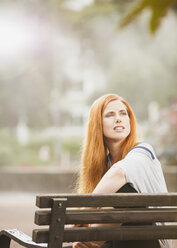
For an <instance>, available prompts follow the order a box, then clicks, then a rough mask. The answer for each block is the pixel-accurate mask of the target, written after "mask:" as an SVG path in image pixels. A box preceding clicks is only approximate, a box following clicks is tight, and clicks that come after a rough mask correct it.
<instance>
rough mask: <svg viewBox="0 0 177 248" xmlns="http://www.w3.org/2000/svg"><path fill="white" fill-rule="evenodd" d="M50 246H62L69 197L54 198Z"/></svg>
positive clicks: (52, 247)
mask: <svg viewBox="0 0 177 248" xmlns="http://www.w3.org/2000/svg"><path fill="white" fill-rule="evenodd" d="M52 201H53V204H52V211H51V223H50V228H49V242H48V248H62V242H63V234H64V225H65V217H66V204H67V198H54V199H52Z"/></svg>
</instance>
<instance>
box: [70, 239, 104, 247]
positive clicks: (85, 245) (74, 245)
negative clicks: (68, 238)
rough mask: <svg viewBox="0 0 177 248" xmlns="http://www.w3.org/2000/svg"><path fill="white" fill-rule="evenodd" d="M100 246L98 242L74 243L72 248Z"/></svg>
mask: <svg viewBox="0 0 177 248" xmlns="http://www.w3.org/2000/svg"><path fill="white" fill-rule="evenodd" d="M100 247H101V244H100V243H99V242H94V241H93V242H92V241H90V242H74V243H73V248H100Z"/></svg>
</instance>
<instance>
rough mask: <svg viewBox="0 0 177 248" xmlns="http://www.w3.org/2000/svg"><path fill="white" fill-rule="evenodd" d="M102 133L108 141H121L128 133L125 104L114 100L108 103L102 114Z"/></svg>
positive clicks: (128, 124)
mask: <svg viewBox="0 0 177 248" xmlns="http://www.w3.org/2000/svg"><path fill="white" fill-rule="evenodd" d="M102 123H103V135H104V138H106V140H107V141H108V142H110V141H111V140H112V141H118V142H119V141H122V140H123V139H125V138H126V137H127V136H128V135H129V133H130V118H129V115H128V112H127V108H126V106H125V105H124V104H123V103H122V102H121V101H120V100H115V101H112V102H110V103H108V105H107V107H106V108H105V110H104V112H103V116H102Z"/></svg>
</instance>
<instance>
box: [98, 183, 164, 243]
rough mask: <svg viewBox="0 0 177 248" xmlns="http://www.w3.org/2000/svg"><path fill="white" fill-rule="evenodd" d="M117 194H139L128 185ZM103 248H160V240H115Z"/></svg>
mask: <svg viewBox="0 0 177 248" xmlns="http://www.w3.org/2000/svg"><path fill="white" fill-rule="evenodd" d="M116 193H137V191H136V190H135V189H134V188H133V187H132V186H131V185H130V184H129V183H127V184H125V185H124V186H122V187H121V188H120V189H119V190H118V191H117V192H116ZM123 225H126V224H123ZM101 248H160V244H159V241H158V240H115V241H108V242H105V243H104V244H103V245H102V246H101Z"/></svg>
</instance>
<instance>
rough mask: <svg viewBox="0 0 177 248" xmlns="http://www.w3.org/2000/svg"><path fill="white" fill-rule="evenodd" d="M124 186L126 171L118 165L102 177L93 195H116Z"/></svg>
mask: <svg viewBox="0 0 177 248" xmlns="http://www.w3.org/2000/svg"><path fill="white" fill-rule="evenodd" d="M124 184H126V177H125V173H124V171H123V170H122V169H121V168H120V167H119V166H118V165H113V166H112V167H111V168H110V169H109V170H108V171H107V172H106V173H105V175H104V176H103V177H102V179H101V180H100V182H99V183H98V184H97V186H96V188H95V189H94V191H93V193H94V194H99V193H101V194H102V193H104V194H106V193H115V192H116V191H118V190H119V189H120V188H121V187H122V186H123V185H124Z"/></svg>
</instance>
